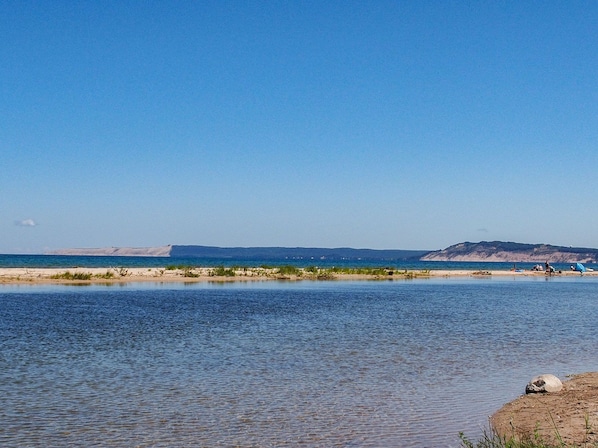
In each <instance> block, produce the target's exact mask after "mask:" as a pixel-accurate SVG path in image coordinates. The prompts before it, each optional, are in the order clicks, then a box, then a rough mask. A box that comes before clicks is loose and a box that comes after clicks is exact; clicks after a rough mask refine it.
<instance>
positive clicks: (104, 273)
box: [0, 267, 598, 284]
mask: <svg viewBox="0 0 598 448" xmlns="http://www.w3.org/2000/svg"><path fill="white" fill-rule="evenodd" d="M580 275H581V274H580V273H579V272H574V271H562V272H560V273H558V272H557V273H555V274H552V276H554V277H560V276H580ZM583 275H584V276H593V277H598V272H594V271H590V272H586V273H584V274H583ZM509 276H510V277H526V276H530V277H547V274H545V273H544V272H542V271H540V272H538V271H531V270H517V271H514V270H491V271H471V270H441V269H438V270H436V269H431V270H421V271H420V270H403V269H381V268H370V269H354V270H351V269H343V270H341V271H340V272H338V271H335V270H332V269H329V268H323V269H318V270H313V269H312V270H310V269H307V268H296V269H292V270H291V271H290V272H288V271H284V270H281V269H280V268H276V267H273V268H262V267H253V268H251V267H245V268H243V267H241V268H227V269H223V268H213V267H179V268H167V267H159V268H157V267H134V268H128V267H127V268H125V267H102V268H97V267H96V268H87V267H72V268H25V267H22V268H0V284H72V283H134V282H160V283H162V282H185V283H190V282H233V281H268V280H290V281H300V280H322V281H339V280H340V281H343V280H345V281H351V280H409V279H416V278H439V277H441V278H451V277H471V278H491V277H509Z"/></svg>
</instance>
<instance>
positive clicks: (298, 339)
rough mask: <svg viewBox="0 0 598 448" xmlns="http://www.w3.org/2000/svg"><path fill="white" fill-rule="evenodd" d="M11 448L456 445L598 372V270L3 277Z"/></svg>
mask: <svg viewBox="0 0 598 448" xmlns="http://www.w3.org/2000/svg"><path fill="white" fill-rule="evenodd" d="M0 316H2V317H1V319H0V349H1V350H0V445H1V446H8V447H17V446H18V447H22V446H32V447H35V446H40V447H41V446H44V447H45V446H81V447H89V446H125V447H132V446H140V447H149V446H152V447H185V446H206V447H232V446H242V447H250V446H251V447H269V446H272V447H279V446H317V447H331V446H339V447H362V446H363V447H367V446H371V447H381V446H396V447H451V446H453V447H454V446H458V445H459V441H458V432H459V431H465V433H466V434H467V435H468V436H470V437H473V438H476V437H477V436H478V435H480V434H481V431H482V429H483V428H484V427H486V425H487V417H488V415H490V414H491V413H493V412H494V411H495V410H497V409H498V408H499V407H500V406H501V405H502V404H504V403H505V402H507V401H510V400H511V399H513V398H515V397H517V396H518V395H519V394H520V393H521V392H522V391H523V389H524V387H525V384H526V383H527V382H528V381H529V379H530V378H531V377H532V376H534V375H536V374H539V373H554V374H556V375H558V376H559V377H561V378H564V376H565V375H567V374H571V373H579V372H583V371H591V370H598V360H597V359H596V353H597V352H598V326H596V322H597V321H598V283H597V282H596V279H592V278H583V277H579V278H578V277H575V278H566V279H565V278H553V279H550V280H548V281H547V280H545V279H544V278H542V279H530V278H518V279H483V280H470V279H432V280H417V281H394V282H322V283H312V282H299V283H276V282H270V283H268V282H266V283H251V284H241V283H236V284H228V285H215V284H194V285H187V286H185V285H168V286H165V287H160V286H158V285H149V286H148V285H134V284H131V285H125V286H111V287H98V286H86V287H64V286H62V287H59V286H44V287H33V286H4V287H2V288H0Z"/></svg>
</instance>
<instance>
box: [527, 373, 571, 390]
mask: <svg viewBox="0 0 598 448" xmlns="http://www.w3.org/2000/svg"><path fill="white" fill-rule="evenodd" d="M562 388H563V383H561V380H559V379H558V378H557V377H556V376H554V375H551V374H549V373H548V374H544V375H538V376H535V377H533V378H532V380H531V381H530V382H529V383H528V384H527V386H525V393H526V394H537V393H546V392H558V391H560V390H561V389H562Z"/></svg>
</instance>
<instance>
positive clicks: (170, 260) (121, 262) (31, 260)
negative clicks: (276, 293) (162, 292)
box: [0, 254, 598, 271]
mask: <svg viewBox="0 0 598 448" xmlns="http://www.w3.org/2000/svg"><path fill="white" fill-rule="evenodd" d="M535 264H537V263H517V267H518V268H522V269H531V268H532V267H533V266H534V265H535ZM541 264H542V263H541ZM177 265H186V266H202V267H213V266H220V265H222V266H228V267H230V266H249V267H258V266H263V265H268V266H281V265H293V266H297V267H308V266H318V267H333V266H338V267H381V266H382V267H385V266H390V267H394V268H396V269H409V270H425V269H448V270H455V269H457V270H460V269H465V270H469V271H476V270H509V269H511V268H512V267H513V263H502V262H440V261H427V262H426V261H396V260H395V261H387V260H339V259H304V258H300V259H292V258H280V259H246V258H239V259H231V258H198V257H111V256H84V255H3V254H0V268H15V267H18V268H21V267H26V268H27V267H29V268H36V267H38V268H65V269H68V268H73V267H85V268H105V267H116V266H122V267H132V268H133V267H165V266H177ZM553 266H554V267H555V268H556V269H557V270H559V269H562V270H569V266H570V263H553ZM588 267H593V268H595V269H598V267H597V266H594V265H588Z"/></svg>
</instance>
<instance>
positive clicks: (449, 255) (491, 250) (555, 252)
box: [421, 241, 598, 263]
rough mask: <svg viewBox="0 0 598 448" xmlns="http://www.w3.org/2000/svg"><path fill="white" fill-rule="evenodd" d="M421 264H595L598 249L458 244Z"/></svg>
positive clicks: (597, 257) (504, 243) (480, 243)
mask: <svg viewBox="0 0 598 448" xmlns="http://www.w3.org/2000/svg"><path fill="white" fill-rule="evenodd" d="M421 260H422V261H474V262H475V261H502V262H538V263H544V262H546V261H548V262H550V263H574V262H581V263H596V261H597V260H598V249H588V248H581V247H564V246H551V245H550V244H523V243H511V242H502V241H482V242H479V243H470V242H466V243H459V244H455V245H453V246H450V247H447V248H446V249H443V250H438V251H434V252H429V253H427V254H426V255H424V256H423V257H422V258H421Z"/></svg>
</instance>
